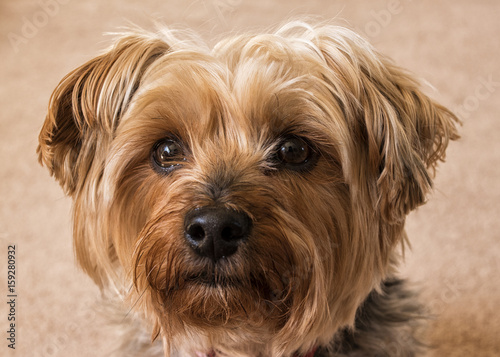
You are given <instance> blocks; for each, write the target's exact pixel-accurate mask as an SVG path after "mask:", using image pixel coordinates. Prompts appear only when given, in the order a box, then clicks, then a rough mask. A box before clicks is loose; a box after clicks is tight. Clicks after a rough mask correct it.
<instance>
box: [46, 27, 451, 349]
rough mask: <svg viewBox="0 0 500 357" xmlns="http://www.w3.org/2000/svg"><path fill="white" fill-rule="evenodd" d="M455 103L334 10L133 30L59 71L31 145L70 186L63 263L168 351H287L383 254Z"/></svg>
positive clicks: (383, 263) (423, 184)
mask: <svg viewBox="0 0 500 357" xmlns="http://www.w3.org/2000/svg"><path fill="white" fill-rule="evenodd" d="M165 38H168V39H167V40H165ZM455 122H456V118H455V117H454V116H453V114H451V113H450V112H449V111H448V110H447V109H445V108H444V107H442V106H440V105H439V104H436V103H435V102H433V101H432V100H431V99H429V98H428V97H427V96H426V95H425V94H423V93H422V92H421V91H420V89H419V85H418V83H417V82H416V81H415V80H414V79H413V78H412V76H410V75H409V74H408V73H406V72H405V71H403V70H402V69H400V68H398V67H396V66H395V65H394V64H392V62H391V61H389V60H388V59H386V58H384V57H383V56H381V55H380V54H378V53H377V52H376V51H375V50H374V49H373V48H372V47H371V46H370V45H369V44H368V43H367V42H365V41H364V40H363V39H361V38H360V37H358V36H357V35H355V34H354V33H353V32H351V31H349V30H347V29H344V28H340V27H334V26H318V27H310V26H308V25H305V24H297V23H295V24H290V25H287V26H285V27H283V28H281V29H280V30H278V31H277V32H276V33H273V34H263V35H242V36H238V37H234V38H229V39H227V40H224V41H222V42H220V43H218V44H217V45H216V46H215V48H214V49H213V50H211V51H210V50H207V49H203V48H202V47H200V46H196V45H194V44H193V41H181V40H177V39H175V38H174V36H172V33H169V32H165V33H163V34H159V35H155V34H143V33H131V34H126V35H124V36H122V37H121V38H119V39H118V41H117V42H116V43H115V44H114V46H113V47H112V48H111V49H110V50H109V51H107V52H106V53H104V54H102V55H101V56H99V57H97V58H95V59H92V60H91V61H89V62H88V63H86V64H84V65H83V66H81V67H80V68H78V69H76V70H75V71H73V72H71V73H70V74H69V75H67V76H66V77H65V78H64V79H63V80H62V82H61V83H60V84H59V86H58V87H57V88H56V90H55V92H54V94H53V95H52V98H51V101H50V107H49V113H48V115H47V119H46V121H45V124H44V126H43V129H42V132H41V134H40V146H39V148H38V153H39V158H40V161H41V162H42V163H43V164H44V165H45V166H47V167H48V168H49V170H50V171H51V173H52V174H53V175H54V176H55V178H56V179H57V180H58V181H59V182H60V184H61V185H62V187H63V188H64V189H65V191H66V192H67V193H68V194H69V195H70V196H71V197H72V198H73V200H74V241H75V247H76V253H77V257H78V261H79V263H80V264H81V266H82V267H83V268H84V270H85V271H86V272H87V273H88V274H89V275H90V276H91V277H92V278H93V280H94V281H95V282H96V283H97V284H98V285H99V286H101V287H103V288H106V287H108V286H109V285H111V284H114V285H115V286H117V287H118V288H119V289H121V290H122V291H124V292H127V293H128V294H129V295H130V296H129V297H130V299H131V300H130V301H131V304H133V306H134V307H135V308H136V309H138V310H140V311H141V312H143V313H144V314H145V315H146V316H147V318H148V319H150V320H151V321H152V322H153V324H154V326H155V328H154V331H155V332H154V334H159V333H161V335H162V336H163V338H164V340H165V341H166V343H167V344H168V346H167V351H170V350H172V351H174V350H179V351H181V350H182V351H185V352H186V353H192V352H194V351H204V350H205V351H208V350H210V349H212V348H217V349H218V350H220V351H222V352H223V351H232V353H233V354H232V355H233V356H234V355H236V354H237V353H242V354H244V353H255V354H256V352H257V351H259V352H263V353H269V354H271V353H272V354H273V355H284V356H288V355H291V354H292V353H293V352H294V351H302V352H304V351H307V350H309V349H310V348H311V347H312V346H314V345H318V344H322V343H327V342H328V341H329V340H331V338H332V336H333V335H334V334H335V332H336V331H337V330H338V328H339V327H341V326H345V325H348V324H351V323H352V321H353V319H354V315H355V311H356V309H357V308H358V306H359V305H360V303H361V302H362V301H363V299H364V298H365V297H366V296H367V294H368V293H369V291H371V290H372V289H374V288H377V286H378V284H379V283H380V281H381V280H382V279H383V278H384V277H385V276H386V275H387V274H388V273H389V269H390V260H391V259H392V255H393V254H392V252H393V250H394V248H395V246H396V245H397V244H398V243H400V242H401V241H402V240H403V239H404V231H403V225H404V221H405V217H406V215H407V214H408V212H410V211H411V210H412V209H414V208H416V207H417V206H419V205H421V204H422V203H424V202H425V199H426V194H427V193H428V192H429V190H430V189H431V186H432V180H431V177H432V174H433V171H434V169H435V166H436V163H437V162H438V161H439V160H442V159H443V158H444V151H445V148H446V146H447V144H448V142H449V140H453V139H456V138H457V134H456V129H455ZM131 286H132V287H133V288H132V289H129V288H130V287H131ZM188 336H189V337H188ZM167 353H168V352H167Z"/></svg>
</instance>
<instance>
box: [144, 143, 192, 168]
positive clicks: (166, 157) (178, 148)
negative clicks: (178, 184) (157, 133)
mask: <svg viewBox="0 0 500 357" xmlns="http://www.w3.org/2000/svg"><path fill="white" fill-rule="evenodd" d="M151 156H152V159H153V160H152V161H153V164H154V166H155V167H156V168H157V169H159V170H161V171H167V172H169V171H172V170H173V169H175V168H178V167H179V165H180V164H181V162H183V161H185V160H186V159H185V157H184V151H183V149H182V145H181V144H180V143H179V142H177V141H176V140H173V139H162V140H160V141H158V142H156V144H155V145H154V146H153V150H152V152H151Z"/></svg>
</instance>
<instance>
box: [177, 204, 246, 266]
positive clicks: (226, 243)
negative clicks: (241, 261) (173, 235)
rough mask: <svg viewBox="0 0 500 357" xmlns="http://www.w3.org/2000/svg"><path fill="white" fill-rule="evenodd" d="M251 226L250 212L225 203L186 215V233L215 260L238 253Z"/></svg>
mask: <svg viewBox="0 0 500 357" xmlns="http://www.w3.org/2000/svg"><path fill="white" fill-rule="evenodd" d="M251 229H252V221H251V219H250V217H249V216H248V215H247V214H245V213H243V212H238V211H235V210H232V209H227V208H223V207H202V208H197V209H195V210H193V211H191V212H189V213H188V214H187V215H186V219H185V222H184V235H185V237H186V240H187V241H188V243H189V244H190V246H191V247H192V248H193V249H194V251H195V252H196V253H198V254H199V255H200V256H203V257H207V258H210V259H212V260H213V261H215V262H217V261H218V260H219V259H221V258H224V257H228V256H230V255H232V254H234V253H236V251H237V250H238V246H239V245H240V244H241V242H243V241H244V240H245V239H246V238H248V236H249V235H250V231H251Z"/></svg>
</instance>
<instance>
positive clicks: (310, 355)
mask: <svg viewBox="0 0 500 357" xmlns="http://www.w3.org/2000/svg"><path fill="white" fill-rule="evenodd" d="M317 349H318V348H317V347H314V348H313V349H312V350H310V351H309V352H307V353H306V354H305V355H304V356H299V355H298V354H297V353H296V354H294V355H293V357H314V354H315V353H316V350H317Z"/></svg>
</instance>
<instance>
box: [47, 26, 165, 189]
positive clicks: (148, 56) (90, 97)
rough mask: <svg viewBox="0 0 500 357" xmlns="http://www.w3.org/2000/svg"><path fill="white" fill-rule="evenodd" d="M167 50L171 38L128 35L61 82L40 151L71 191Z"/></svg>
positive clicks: (80, 181)
mask: <svg viewBox="0 0 500 357" xmlns="http://www.w3.org/2000/svg"><path fill="white" fill-rule="evenodd" d="M168 50H169V46H168V45H167V43H165V42H163V41H162V40H161V39H159V38H156V37H154V36H150V35H146V34H144V35H143V34H135V33H134V34H126V35H123V36H122V37H121V38H120V39H119V40H118V41H117V42H116V43H115V44H114V45H113V46H112V48H111V49H109V50H108V51H107V52H105V53H104V54H102V55H101V56H99V57H96V58H94V59H92V60H90V61H89V62H87V63H85V64H84V65H82V66H81V67H79V68H77V69H75V70H74V71H72V72H71V73H69V74H68V75H67V76H66V77H65V78H63V79H62V81H61V82H60V83H59V85H58V86H57V88H56V89H55V91H54V92H53V94H52V96H51V98H50V103H49V110H48V114H47V117H46V119H45V122H44V124H43V127H42V130H41V132H40V135H39V146H38V148H37V153H38V159H39V161H40V163H41V164H42V165H45V166H46V167H47V168H48V169H49V170H50V172H51V174H52V175H53V176H55V178H56V179H57V180H58V181H59V183H60V184H61V186H62V187H63V189H64V190H65V192H66V193H67V194H69V195H73V194H74V193H75V191H77V190H78V189H79V188H80V187H81V185H82V184H83V182H84V181H85V177H86V176H87V174H88V173H89V170H91V166H92V164H93V161H94V156H95V154H96V152H97V151H98V150H105V146H106V145H107V142H108V141H109V140H110V138H112V136H113V131H114V130H115V129H116V127H117V125H118V121H119V120H120V116H121V115H122V114H123V113H124V112H125V110H126V109H127V107H128V105H129V103H130V100H131V98H132V96H133V95H134V92H135V91H136V90H137V88H138V86H139V82H140V80H141V76H142V74H143V73H144V71H145V70H146V68H147V67H148V66H149V65H150V64H151V63H153V62H154V60H155V59H156V58H157V57H158V56H161V55H162V54H164V53H166V52H167V51H168Z"/></svg>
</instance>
